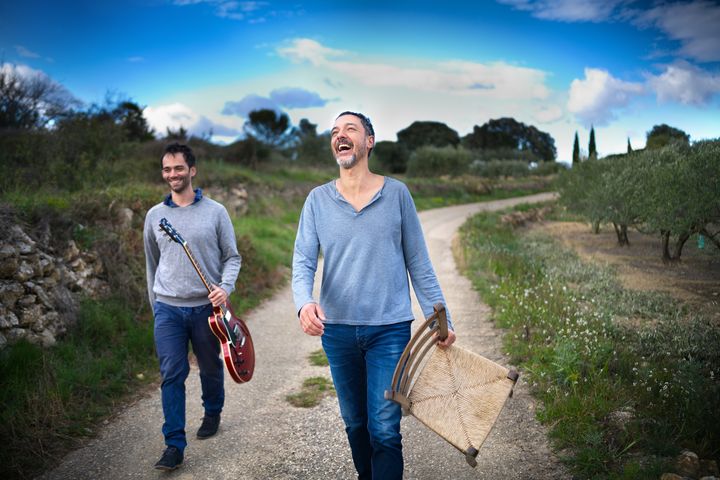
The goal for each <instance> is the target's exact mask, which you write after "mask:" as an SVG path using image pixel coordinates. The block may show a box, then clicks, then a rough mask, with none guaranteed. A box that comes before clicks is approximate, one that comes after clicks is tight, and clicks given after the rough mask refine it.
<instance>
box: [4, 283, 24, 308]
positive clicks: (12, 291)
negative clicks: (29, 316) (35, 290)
mask: <svg viewBox="0 0 720 480" xmlns="http://www.w3.org/2000/svg"><path fill="white" fill-rule="evenodd" d="M24 293H25V289H24V288H23V287H22V285H20V284H19V283H16V282H4V281H0V303H2V304H3V305H5V307H6V308H8V309H10V310H12V309H13V308H15V303H16V302H17V301H18V299H19V298H20V297H21V296H22V295H23V294H24Z"/></svg>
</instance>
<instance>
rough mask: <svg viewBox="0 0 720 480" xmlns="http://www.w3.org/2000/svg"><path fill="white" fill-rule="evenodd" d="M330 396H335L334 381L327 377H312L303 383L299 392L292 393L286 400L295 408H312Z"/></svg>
mask: <svg viewBox="0 0 720 480" xmlns="http://www.w3.org/2000/svg"><path fill="white" fill-rule="evenodd" d="M328 395H335V388H334V387H333V384H332V380H329V379H327V378H325V377H310V378H306V379H305V380H304V381H303V384H302V389H301V390H300V391H299V392H297V393H292V394H290V395H288V396H287V397H285V399H286V400H287V401H288V402H289V403H290V405H292V406H294V407H298V408H312V407H315V406H317V405H318V404H319V403H320V400H322V399H323V398H324V397H326V396H328Z"/></svg>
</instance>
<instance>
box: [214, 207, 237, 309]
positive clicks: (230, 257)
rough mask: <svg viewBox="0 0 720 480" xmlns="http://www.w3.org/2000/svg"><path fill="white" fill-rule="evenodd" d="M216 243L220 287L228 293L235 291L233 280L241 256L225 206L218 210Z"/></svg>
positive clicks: (235, 279) (235, 278)
mask: <svg viewBox="0 0 720 480" xmlns="http://www.w3.org/2000/svg"><path fill="white" fill-rule="evenodd" d="M218 244H219V246H220V255H221V258H220V261H221V263H222V280H221V282H220V288H222V289H223V290H225V291H226V292H227V293H228V295H230V294H231V293H232V292H233V291H235V282H236V281H237V277H238V274H239V273H240V266H241V265H242V257H241V256H240V254H239V253H238V249H237V240H236V239H235V228H234V227H233V224H232V220H230V215H229V214H228V212H227V210H226V209H225V208H223V209H222V211H221V212H220V218H219V220H218Z"/></svg>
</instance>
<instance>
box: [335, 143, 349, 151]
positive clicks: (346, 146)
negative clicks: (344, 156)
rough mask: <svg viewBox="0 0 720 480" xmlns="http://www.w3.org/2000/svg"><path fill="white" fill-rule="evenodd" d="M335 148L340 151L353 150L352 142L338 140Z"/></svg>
mask: <svg viewBox="0 0 720 480" xmlns="http://www.w3.org/2000/svg"><path fill="white" fill-rule="evenodd" d="M335 150H336V151H337V152H338V153H345V152H349V151H350V150H352V143H350V142H338V144H337V146H336V147H335Z"/></svg>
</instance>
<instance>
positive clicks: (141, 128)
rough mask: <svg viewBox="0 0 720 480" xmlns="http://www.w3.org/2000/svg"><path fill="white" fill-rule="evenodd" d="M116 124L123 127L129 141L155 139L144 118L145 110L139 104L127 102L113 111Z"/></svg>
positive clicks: (119, 104) (118, 105)
mask: <svg viewBox="0 0 720 480" xmlns="http://www.w3.org/2000/svg"><path fill="white" fill-rule="evenodd" d="M112 116H113V118H114V119H115V122H116V123H117V124H118V125H120V126H121V127H122V129H123V130H124V132H125V137H126V139H127V140H129V141H138V142H146V141H149V140H152V139H153V138H155V135H154V134H153V131H152V129H151V128H150V127H149V126H148V123H147V120H146V119H145V117H144V116H143V109H142V107H140V106H139V105H138V104H137V103H135V102H132V101H130V100H125V101H122V102H120V103H118V104H117V106H116V107H115V108H113V109H112Z"/></svg>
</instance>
